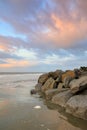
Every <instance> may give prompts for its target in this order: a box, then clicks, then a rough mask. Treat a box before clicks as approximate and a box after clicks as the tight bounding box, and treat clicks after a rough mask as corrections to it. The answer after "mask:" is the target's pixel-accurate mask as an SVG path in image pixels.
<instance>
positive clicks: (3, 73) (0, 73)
mask: <svg viewBox="0 0 87 130" xmlns="http://www.w3.org/2000/svg"><path fill="white" fill-rule="evenodd" d="M40 73H41V74H42V73H45V72H0V75H9V74H12V75H13V74H40Z"/></svg>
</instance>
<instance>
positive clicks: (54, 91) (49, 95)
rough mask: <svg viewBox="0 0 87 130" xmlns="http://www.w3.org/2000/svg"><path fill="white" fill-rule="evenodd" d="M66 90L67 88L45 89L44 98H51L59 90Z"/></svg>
mask: <svg viewBox="0 0 87 130" xmlns="http://www.w3.org/2000/svg"><path fill="white" fill-rule="evenodd" d="M67 90H68V89H67V88H62V89H50V90H47V91H45V96H46V99H47V100H51V99H52V97H53V96H54V95H56V94H58V93H60V92H63V91H67Z"/></svg>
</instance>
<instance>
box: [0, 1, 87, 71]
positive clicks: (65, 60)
mask: <svg viewBox="0 0 87 130" xmlns="http://www.w3.org/2000/svg"><path fill="white" fill-rule="evenodd" d="M80 66H87V0H0V72H5V71H6V72H17V71H19V72H21V71H23V72H26V71H27V72H37V71H39V72H43V71H54V70H56V69H63V70H65V69H73V68H77V67H80Z"/></svg>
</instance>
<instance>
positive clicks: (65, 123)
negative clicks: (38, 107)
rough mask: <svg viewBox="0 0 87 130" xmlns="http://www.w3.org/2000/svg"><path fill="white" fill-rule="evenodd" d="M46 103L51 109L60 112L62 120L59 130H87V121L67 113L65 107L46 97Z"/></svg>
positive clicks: (59, 115)
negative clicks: (53, 102)
mask: <svg viewBox="0 0 87 130" xmlns="http://www.w3.org/2000/svg"><path fill="white" fill-rule="evenodd" d="M44 104H45V105H46V106H47V107H48V109H50V110H56V111H57V112H58V117H59V120H60V123H59V126H58V130H61V129H64V130H69V129H70V130H87V121H86V120H82V119H79V118H75V117H74V116H72V115H70V114H67V113H66V112H65V110H64V108H62V107H60V106H58V105H55V104H52V103H51V102H50V101H47V100H45V99H44Z"/></svg>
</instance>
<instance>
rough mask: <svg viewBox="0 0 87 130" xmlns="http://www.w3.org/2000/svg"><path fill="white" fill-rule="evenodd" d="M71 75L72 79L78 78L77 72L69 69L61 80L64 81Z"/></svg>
mask: <svg viewBox="0 0 87 130" xmlns="http://www.w3.org/2000/svg"><path fill="white" fill-rule="evenodd" d="M67 77H70V78H71V79H75V78H76V73H75V71H73V70H67V71H66V72H64V73H63V74H62V77H61V81H62V82H64V80H65V78H67Z"/></svg>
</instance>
